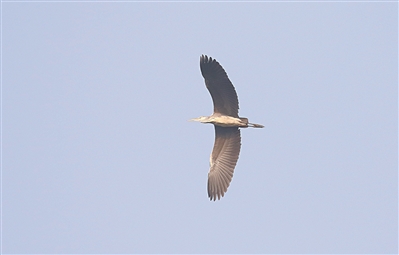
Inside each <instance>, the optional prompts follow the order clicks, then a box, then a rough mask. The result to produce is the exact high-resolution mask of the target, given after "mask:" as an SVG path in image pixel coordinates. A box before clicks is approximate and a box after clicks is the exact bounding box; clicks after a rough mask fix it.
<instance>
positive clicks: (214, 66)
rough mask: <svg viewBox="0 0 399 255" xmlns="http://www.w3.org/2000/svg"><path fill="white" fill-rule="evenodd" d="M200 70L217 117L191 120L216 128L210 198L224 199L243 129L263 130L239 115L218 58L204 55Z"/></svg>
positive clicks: (237, 154)
mask: <svg viewBox="0 0 399 255" xmlns="http://www.w3.org/2000/svg"><path fill="white" fill-rule="evenodd" d="M200 69H201V73H202V76H203V77H204V80H205V85H206V88H207V89H208V90H209V93H210V94H211V97H212V101H213V114H212V115H211V116H208V117H204V116H201V117H198V118H195V119H191V120H193V121H199V122H202V123H211V124H213V125H214V126H215V144H214V146H213V150H212V154H211V157H210V169H209V173H208V197H209V198H210V200H214V201H215V200H216V198H217V199H220V198H221V197H223V196H224V193H226V191H227V188H228V187H229V185H230V182H231V179H232V178H233V173H234V168H235V166H236V164H237V160H238V156H239V154H240V149H241V136H240V129H239V128H247V127H254V128H263V126H262V125H260V124H253V123H249V122H248V119H247V118H242V117H239V116H238V108H239V107H238V97H237V93H236V90H235V89H234V86H233V84H232V83H231V81H230V80H229V77H228V76H227V73H226V71H225V70H224V69H223V67H222V66H221V65H220V64H219V62H217V61H216V60H215V59H212V58H211V57H208V56H206V55H202V56H201V57H200Z"/></svg>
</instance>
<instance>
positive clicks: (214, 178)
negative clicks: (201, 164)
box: [208, 125, 241, 201]
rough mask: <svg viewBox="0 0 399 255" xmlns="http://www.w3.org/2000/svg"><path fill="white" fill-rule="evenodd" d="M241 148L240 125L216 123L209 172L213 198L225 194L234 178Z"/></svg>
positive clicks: (209, 183) (209, 189)
mask: <svg viewBox="0 0 399 255" xmlns="http://www.w3.org/2000/svg"><path fill="white" fill-rule="evenodd" d="M240 149H241V136H240V130H239V129H238V127H219V126H216V125H215V144H214V146H213V151H212V154H211V158H210V165H211V167H210V169H209V173H208V197H209V198H210V199H211V200H214V201H215V200H216V197H217V199H220V198H221V197H223V196H224V193H225V192H226V191H227V188H228V187H229V185H230V182H231V179H232V178H233V173H234V168H235V166H236V164H237V160H238V156H239V154H240Z"/></svg>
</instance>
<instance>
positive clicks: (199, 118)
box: [189, 116, 211, 123]
mask: <svg viewBox="0 0 399 255" xmlns="http://www.w3.org/2000/svg"><path fill="white" fill-rule="evenodd" d="M189 121H198V122H201V123H210V122H211V119H210V118H209V117H206V116H201V117H198V118H194V119H191V120H189Z"/></svg>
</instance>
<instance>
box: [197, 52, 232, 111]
mask: <svg viewBox="0 0 399 255" xmlns="http://www.w3.org/2000/svg"><path fill="white" fill-rule="evenodd" d="M200 68H201V73H202V76H203V77H204V79H205V85H206V87H207V88H208V90H209V92H210V93H211V96H212V101H213V112H214V113H220V114H222V115H228V116H232V117H236V118H238V98H237V93H236V90H235V89H234V86H233V84H232V83H231V81H230V80H229V77H228V76H227V73H226V71H224V69H223V67H222V66H221V65H220V64H219V63H218V62H217V61H216V60H215V59H212V58H211V57H209V58H208V56H204V55H202V56H201V58H200Z"/></svg>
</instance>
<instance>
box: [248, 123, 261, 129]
mask: <svg viewBox="0 0 399 255" xmlns="http://www.w3.org/2000/svg"><path fill="white" fill-rule="evenodd" d="M248 127H253V128H263V127H265V126H263V125H261V124H254V123H248Z"/></svg>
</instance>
